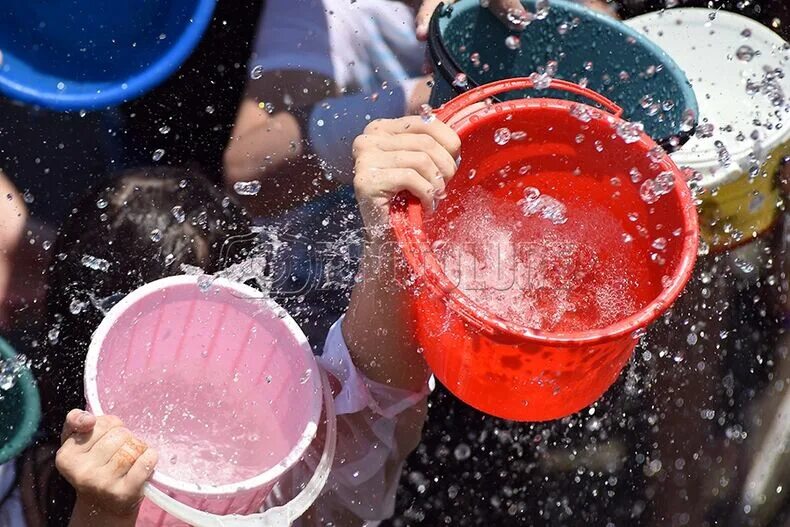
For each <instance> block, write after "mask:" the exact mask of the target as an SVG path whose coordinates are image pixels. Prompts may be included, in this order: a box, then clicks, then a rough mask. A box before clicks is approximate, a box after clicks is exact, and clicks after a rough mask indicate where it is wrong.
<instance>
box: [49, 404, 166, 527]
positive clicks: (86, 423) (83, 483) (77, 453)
mask: <svg viewBox="0 0 790 527" xmlns="http://www.w3.org/2000/svg"><path fill="white" fill-rule="evenodd" d="M61 442H62V446H61V447H60V450H58V453H57V456H56V457H55V465H56V466H57V468H58V471H59V472H60V473H61V474H62V475H63V477H64V478H66V480H67V481H68V482H69V483H71V485H72V486H73V487H74V488H75V489H76V490H77V505H76V506H75V512H74V516H75V517H74V518H72V523H74V520H76V517H77V516H78V515H85V516H87V517H93V519H94V520H96V516H97V515H99V516H105V517H107V516H109V517H112V518H113V521H118V520H119V519H121V518H129V517H131V518H134V517H136V515H137V512H138V507H139V505H140V503H141V502H142V500H143V485H144V484H145V482H146V481H147V480H148V478H149V477H150V476H151V474H152V473H153V470H154V466H155V465H156V462H157V453H156V451H155V450H153V449H150V448H148V446H147V445H146V444H145V443H143V442H142V441H140V440H139V439H137V438H135V437H134V436H133V435H132V433H131V432H130V431H129V430H127V429H126V428H124V427H123V423H122V422H121V420H120V419H118V418H117V417H114V416H111V415H105V416H100V417H95V416H94V415H92V414H90V413H88V412H83V411H81V410H72V411H71V412H69V414H68V415H67V416H66V423H65V424H64V425H63V433H62V435H61ZM93 523H95V522H93ZM77 524H79V522H77Z"/></svg>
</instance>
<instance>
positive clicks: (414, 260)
mask: <svg viewBox="0 0 790 527" xmlns="http://www.w3.org/2000/svg"><path fill="white" fill-rule="evenodd" d="M534 87H535V83H534V82H533V81H532V79H530V78H529V77H515V78H512V79H505V80H500V81H496V82H492V83H489V84H485V85H483V86H478V87H476V88H472V89H471V90H469V91H467V92H464V93H462V94H461V95H459V96H457V97H455V98H454V99H453V100H451V101H449V102H447V103H446V104H444V105H442V106H441V107H440V108H437V109H436V110H434V115H435V116H436V117H437V118H438V119H440V120H442V121H444V122H446V123H447V122H451V121H452V119H453V117H455V116H456V115H458V114H459V113H460V112H462V111H463V110H464V109H465V108H468V107H470V106H471V105H473V104H476V103H479V102H482V101H484V100H486V99H489V98H491V97H494V96H495V95H499V94H500V93H505V92H509V91H516V90H527V89H530V88H534ZM548 87H549V88H552V89H554V90H559V91H565V92H568V93H573V94H575V95H579V96H582V97H585V98H586V99H589V100H591V101H593V102H595V103H597V104H599V105H600V106H601V107H602V108H604V109H605V110H607V111H609V112H610V113H611V114H612V115H614V116H615V117H617V118H621V117H622V115H623V109H622V108H620V107H619V106H618V105H616V104H615V103H613V102H612V101H610V100H609V99H607V98H606V97H604V96H603V95H601V94H599V93H597V92H594V91H593V90H589V89H587V88H583V87H581V86H579V85H578V84H574V83H572V82H568V81H564V80H560V79H552V80H551V83H550V84H549V86H548ZM497 104H498V103H497ZM403 194H404V196H403V199H399V200H396V202H395V203H394V205H393V207H392V210H391V218H392V219H391V221H392V224H393V227H394V228H395V229H396V230H398V231H401V232H402V233H404V234H406V236H408V237H412V236H416V237H420V238H421V237H424V234H416V233H413V232H411V231H410V228H409V225H408V218H409V217H410V218H419V219H420V220H421V219H422V205H421V204H420V202H419V201H418V200H417V199H416V198H414V196H412V195H411V194H409V193H408V192H403ZM423 241H424V240H423ZM402 248H403V251H404V254H405V256H406V258H407V260H409V262H410V264H411V265H412V267H413V269H414V270H415V271H418V273H419V274H421V275H423V277H424V279H426V281H427V282H429V283H430V284H431V285H432V286H433V287H434V288H436V289H437V290H438V291H440V292H442V293H449V292H450V291H453V290H455V289H456V287H455V286H454V285H453V284H452V283H450V281H449V279H447V278H446V277H445V276H444V273H443V272H442V271H441V269H438V268H436V269H434V270H435V271H436V272H434V273H429V272H427V271H428V267H430V266H426V262H425V260H424V257H423V250H425V249H421V248H420V247H415V246H413V244H412V245H410V244H402ZM433 267H436V266H433ZM445 298H446V301H447V302H448V303H449V304H451V305H452V306H453V308H454V310H455V311H456V312H457V313H458V314H459V315H460V316H461V317H463V319H464V320H465V321H466V322H467V323H468V324H470V325H472V326H474V327H475V328H477V329H478V330H479V331H480V332H482V333H483V334H485V335H488V336H490V337H499V338H503V334H507V329H505V323H504V321H502V327H501V328H499V329H503V330H504V333H503V332H502V331H498V329H497V328H496V327H492V326H491V325H490V324H489V323H486V322H484V321H481V320H480V319H479V317H478V315H477V314H476V312H475V310H474V309H472V308H471V307H470V306H468V305H467V304H465V303H464V302H460V301H458V299H457V298H455V297H453V296H452V295H447V296H445ZM492 318H494V319H496V318H497V317H492Z"/></svg>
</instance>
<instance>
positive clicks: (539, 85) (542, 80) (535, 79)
mask: <svg viewBox="0 0 790 527" xmlns="http://www.w3.org/2000/svg"><path fill="white" fill-rule="evenodd" d="M529 79H530V80H531V81H532V84H533V85H534V86H535V89H536V90H545V89H546V88H548V87H549V86H551V75H549V74H548V73H537V72H533V73H531V74H530V75H529Z"/></svg>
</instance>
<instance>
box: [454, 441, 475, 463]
mask: <svg viewBox="0 0 790 527" xmlns="http://www.w3.org/2000/svg"><path fill="white" fill-rule="evenodd" d="M453 455H454V456H455V459H457V460H458V461H465V460H467V459H469V458H470V457H471V455H472V449H471V448H469V445H467V444H466V443H459V444H458V446H456V447H455V450H454V451H453Z"/></svg>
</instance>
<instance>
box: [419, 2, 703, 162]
mask: <svg viewBox="0 0 790 527" xmlns="http://www.w3.org/2000/svg"><path fill="white" fill-rule="evenodd" d="M534 2H535V0H521V3H522V4H525V3H526V4H533V3H534ZM465 4H468V5H465ZM551 5H552V7H554V6H559V7H561V8H562V9H563V10H565V11H568V12H569V13H571V14H573V15H574V16H578V17H579V18H583V19H587V20H589V21H595V22H598V23H600V24H602V25H604V26H607V29H610V30H617V31H620V32H622V33H623V34H624V35H625V36H626V37H633V38H634V39H635V40H636V42H638V43H639V45H641V46H642V47H644V48H646V49H647V50H648V51H650V52H651V53H652V54H653V55H654V56H656V58H661V60H662V63H663V64H664V66H665V67H667V69H668V70H669V71H671V75H672V78H673V79H675V81H676V84H677V86H678V87H679V88H680V90H681V91H682V93H683V99H684V100H685V102H686V108H685V109H684V110H691V111H692V112H694V116H695V117H694V126H693V127H692V128H691V129H690V130H689V131H687V132H685V131H682V130H678V131H677V133H675V134H673V135H672V136H670V137H662V138H658V139H657V142H658V143H659V144H660V146H661V147H662V148H663V149H664V150H666V151H667V152H674V151H676V150H678V149H679V148H680V147H681V146H683V145H684V144H685V143H686V142H687V141H688V140H689V139H691V137H692V136H693V134H694V132H695V130H696V127H697V117H698V114H699V103H698V102H697V96H696V94H695V93H694V90H693V89H692V88H691V83H690V82H689V80H688V78H687V77H686V75H685V73H684V72H683V70H682V69H681V68H680V66H679V65H678V64H677V63H676V62H675V60H674V59H673V58H672V57H671V56H669V54H667V53H666V52H665V51H664V50H663V49H662V48H661V47H660V46H658V45H657V44H655V43H654V42H653V41H652V40H650V39H649V38H647V37H646V36H645V35H644V34H642V33H641V32H639V31H637V30H636V29H634V28H633V27H631V26H629V25H626V24H625V23H624V22H623V21H620V20H616V19H614V18H612V17H609V16H607V15H604V14H603V13H599V12H597V11H594V10H592V9H589V8H586V7H584V6H583V5H580V4H576V3H572V2H568V1H566V0H552V2H551ZM449 7H451V8H452V10H456V9H474V8H476V7H477V8H479V4H478V3H477V2H476V1H473V0H469V1H468V2H464V0H461V1H459V2H456V3H453V4H450V5H449ZM446 8H447V6H446V5H445V4H444V3H440V4H439V5H438V6H437V7H436V9H435V10H434V12H433V15H432V16H431V21H430V24H429V26H428V39H427V47H428V53H429V54H430V57H431V59H432V60H433V63H434V64H440V66H439V67H437V68H435V69H437V70H438V72H439V74H440V75H441V76H442V78H443V79H444V81H445V82H446V83H447V85H448V86H450V88H451V89H452V91H453V93H455V95H456V96H457V95H460V94H461V93H463V92H464V91H468V90H471V89H473V88H476V87H478V86H480V84H479V83H478V82H477V81H476V80H475V79H473V78H472V77H470V76H468V75H467V77H466V81H467V86H466V87H465V88H459V87H458V86H455V85H453V81H454V80H455V76H456V75H457V74H459V73H464V74H465V70H464V69H463V68H462V67H461V65H460V64H458V61H457V60H455V57H453V54H452V53H450V51H449V50H448V49H447V46H445V44H444V41H443V40H442V38H441V30H440V19H441V18H442V17H444V16H446V15H445V11H446ZM614 102H615V103H618V104H619V102H618V101H614ZM674 138H677V142H676V141H675V140H674Z"/></svg>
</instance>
